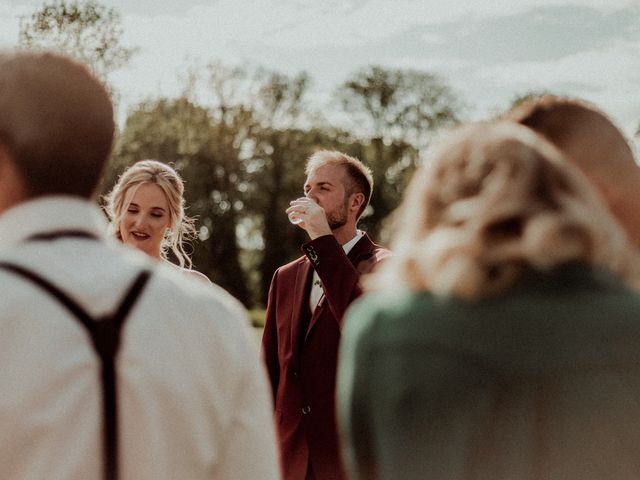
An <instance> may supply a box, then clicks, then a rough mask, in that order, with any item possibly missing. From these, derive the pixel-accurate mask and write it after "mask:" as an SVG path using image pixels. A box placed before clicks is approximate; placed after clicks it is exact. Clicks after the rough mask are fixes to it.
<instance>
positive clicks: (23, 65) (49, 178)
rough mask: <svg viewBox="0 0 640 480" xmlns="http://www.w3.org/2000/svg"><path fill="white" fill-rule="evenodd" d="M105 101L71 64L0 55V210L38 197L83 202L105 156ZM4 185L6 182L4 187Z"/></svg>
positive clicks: (109, 112) (109, 135)
mask: <svg viewBox="0 0 640 480" xmlns="http://www.w3.org/2000/svg"><path fill="white" fill-rule="evenodd" d="M114 128H115V124H114V118H113V108H112V105H111V100H110V98H109V95H108V93H107V90H106V89H105V87H104V86H103V85H102V84H101V83H100V82H99V81H98V80H97V79H96V78H95V77H94V76H93V74H91V73H90V72H89V70H88V69H87V68H86V67H85V66H84V65H81V64H79V63H76V62H74V61H73V60H70V59H69V58H66V57H64V56H61V55H57V54H53V53H28V52H17V53H15V52H14V53H12V52H5V53H0V170H1V171H0V173H10V175H6V174H3V175H0V187H1V188H2V190H4V192H5V194H4V195H3V197H4V199H3V200H2V202H1V203H2V204H1V205H0V210H4V209H6V208H7V207H9V206H10V205H11V204H15V203H16V202H19V201H21V200H25V199H29V198H33V197H39V196H43V195H72V196H79V197H83V198H90V197H91V196H92V195H93V194H94V192H95V190H96V187H97V185H98V182H99V180H100V178H101V174H102V171H103V168H104V166H105V164H106V161H107V158H108V156H109V154H110V152H111V146H112V141H113V134H114ZM9 179H10V181H9Z"/></svg>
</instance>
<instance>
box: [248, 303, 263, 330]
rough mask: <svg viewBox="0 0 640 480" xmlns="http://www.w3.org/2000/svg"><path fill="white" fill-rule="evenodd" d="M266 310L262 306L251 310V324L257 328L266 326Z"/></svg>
mask: <svg viewBox="0 0 640 480" xmlns="http://www.w3.org/2000/svg"><path fill="white" fill-rule="evenodd" d="M265 312H266V310H264V309H262V308H254V309H252V310H249V318H250V319H251V325H253V326H254V327H256V328H263V327H264V315H265Z"/></svg>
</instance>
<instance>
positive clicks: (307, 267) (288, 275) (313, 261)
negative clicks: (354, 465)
mask: <svg viewBox="0 0 640 480" xmlns="http://www.w3.org/2000/svg"><path fill="white" fill-rule="evenodd" d="M302 251H303V252H304V254H305V256H303V257H300V258H298V259H297V260H294V261H293V262H291V263H288V264H287V265H284V266H282V267H280V268H278V270H276V272H275V274H274V275H273V279H272V281H271V287H270V290H269V300H268V303H267V313H266V319H265V328H264V333H263V337H262V353H263V356H264V359H265V362H266V365H267V370H268V372H269V377H270V381H271V387H272V389H273V395H274V404H275V423H276V428H277V434H278V440H279V444H280V445H279V446H280V461H281V465H282V471H283V475H284V480H304V479H305V475H306V472H307V463H308V462H310V463H311V465H312V468H313V472H314V476H315V478H316V480H341V479H344V478H345V474H344V469H343V466H342V462H341V459H340V453H339V445H338V433H337V427H336V409H335V389H336V367H337V359H338V346H339V342H340V335H341V330H342V318H343V315H344V312H345V310H346V309H347V307H348V306H349V304H350V303H351V302H352V301H353V300H354V299H355V298H357V297H358V296H359V295H360V294H361V293H362V289H361V287H360V285H359V282H358V281H359V278H360V275H361V274H363V273H368V272H370V271H371V270H372V269H373V267H374V266H375V265H376V263H377V262H378V261H380V260H381V259H383V258H384V257H385V256H387V255H388V254H389V251H388V250H385V249H383V248H381V247H379V246H377V245H375V244H374V243H373V242H372V241H371V240H370V239H369V237H368V236H367V235H366V234H365V235H364V236H363V237H362V238H361V239H360V240H359V241H358V242H357V243H356V244H355V245H354V246H353V248H352V249H351V251H350V252H349V255H348V256H347V255H345V253H344V250H343V249H342V246H341V245H340V244H339V243H338V242H337V240H336V239H335V237H334V236H333V235H325V236H322V237H319V238H316V239H315V240H312V241H310V242H308V243H306V244H304V245H303V246H302ZM314 269H315V270H316V271H317V272H318V276H319V277H320V281H321V282H322V285H323V290H324V295H323V297H322V298H321V300H320V302H319V303H318V306H317V307H316V309H315V311H314V313H313V315H311V310H310V308H309V293H310V290H311V279H312V274H313V270H314ZM305 325H306V326H307V328H306V329H305V331H303V329H304V326H305Z"/></svg>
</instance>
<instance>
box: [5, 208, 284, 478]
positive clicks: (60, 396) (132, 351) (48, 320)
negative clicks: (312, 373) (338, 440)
mask: <svg viewBox="0 0 640 480" xmlns="http://www.w3.org/2000/svg"><path fill="white" fill-rule="evenodd" d="M60 229H81V230H85V231H88V232H91V233H93V234H95V235H97V236H99V237H101V239H100V241H94V240H90V239H84V238H63V239H58V240H54V241H30V242H27V241H25V239H26V238H27V237H29V236H31V235H32V234H35V233H43V232H50V231H55V230H60ZM105 231H106V224H105V220H104V217H103V215H102V213H101V212H100V210H99V209H98V208H97V207H96V206H93V205H91V204H90V203H88V202H85V201H82V200H79V199H74V198H71V197H48V198H43V199H38V200H34V201H30V202H27V203H24V204H21V205H19V206H17V207H15V208H12V209H10V210H9V211H7V212H5V213H4V214H3V215H1V216H0V260H4V261H7V260H8V261H11V262H14V263H19V264H20V265H23V266H25V267H27V268H29V269H31V270H34V271H36V272H38V273H39V274H41V275H42V276H44V277H46V278H47V279H49V280H50V281H51V282H52V283H54V284H55V285H57V286H58V287H59V288H61V289H62V290H64V291H65V292H68V293H69V294H70V296H72V297H73V298H74V299H75V300H76V301H77V302H78V303H79V304H80V305H82V306H83V307H84V308H85V309H86V310H87V311H88V312H89V313H91V314H92V315H94V316H99V315H102V314H106V313H110V312H111V311H112V310H113V309H114V308H115V307H116V306H117V305H118V304H119V303H120V301H121V300H122V297H123V295H124V294H125V292H126V291H127V290H128V288H129V286H130V285H131V282H132V281H133V280H134V279H135V277H136V276H137V274H138V273H139V272H140V270H141V269H143V268H149V269H152V271H153V273H152V276H151V279H150V281H149V283H148V284H147V286H146V288H145V289H144V290H143V292H142V295H141V296H140V297H139V299H138V301H137V302H136V304H135V306H134V307H133V309H132V311H131V313H130V315H129V317H128V319H127V321H126V323H125V326H124V330H123V336H122V343H121V349H120V353H119V356H118V360H117V368H118V389H119V390H118V408H119V415H120V435H119V439H120V468H121V478H122V479H123V480H127V479H131V480H133V479H135V480H147V479H148V480H152V479H153V480H163V479H167V480H169V479H171V480H176V479H180V480H182V479H184V480H199V479H219V480H227V479H228V480H232V479H233V480H241V479H251V480H253V479H255V480H263V479H277V478H279V472H278V466H277V457H276V448H275V445H276V441H275V434H274V431H273V425H272V407H271V397H270V395H269V391H268V389H267V383H266V378H265V373H264V370H263V368H262V366H261V362H260V361H259V357H258V352H257V348H256V346H255V342H254V341H253V339H252V337H251V332H250V327H249V322H248V319H247V316H246V312H245V311H244V309H242V308H241V306H240V305H239V303H238V302H237V301H235V299H233V298H232V297H231V296H229V295H228V294H227V293H226V292H224V291H223V290H222V289H220V288H219V287H216V286H214V285H206V284H205V283H204V282H200V281H198V280H195V279H190V278H185V276H184V275H182V274H180V272H177V271H175V269H173V268H171V267H169V266H164V265H162V262H153V261H151V260H150V259H149V258H148V257H146V256H145V255H143V254H141V253H139V252H137V251H134V250H133V249H129V248H126V247H124V246H122V245H119V244H117V242H115V241H111V240H110V239H108V238H105V234H104V232H105ZM0 289H1V291H2V294H1V296H0V365H1V367H0V425H1V426H2V428H0V477H1V478H3V479H20V480H30V479H43V478H46V479H48V480H57V479H60V480H62V479H65V480H69V479H99V478H100V475H101V469H102V449H101V434H100V431H101V430H100V429H101V425H102V413H101V396H100V395H101V390H100V388H101V384H100V377H99V362H98V360H97V358H96V356H95V354H94V351H93V349H92V347H91V345H90V341H89V339H88V336H87V334H86V333H85V330H84V329H83V327H82V326H81V325H80V324H79V323H78V322H77V321H76V320H75V319H74V318H73V317H72V316H71V315H70V314H69V313H68V312H67V310H66V309H65V308H64V307H62V306H61V304H59V303H58V301H57V300H55V299H53V297H51V296H50V295H49V294H48V293H47V292H45V291H44V290H42V289H40V288H39V287H36V286H34V285H33V284H31V283H29V282H28V281H26V280H24V279H22V278H21V277H18V276H16V275H14V274H12V273H9V272H7V271H5V270H0Z"/></svg>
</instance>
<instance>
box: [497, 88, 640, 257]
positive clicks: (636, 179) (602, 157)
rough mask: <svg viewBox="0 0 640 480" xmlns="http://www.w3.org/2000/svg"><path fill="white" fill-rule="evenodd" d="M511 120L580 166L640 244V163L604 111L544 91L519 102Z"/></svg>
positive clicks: (581, 101) (639, 245)
mask: <svg viewBox="0 0 640 480" xmlns="http://www.w3.org/2000/svg"><path fill="white" fill-rule="evenodd" d="M507 119H509V120H513V121H515V122H518V123H521V124H522V125H525V126H527V127H529V128H531V129H532V130H534V131H536V132H538V133H540V134H541V135H542V136H544V137H545V138H546V139H547V140H549V141H550V142H551V143H553V144H554V145H555V146H556V147H557V148H558V149H559V150H560V151H561V152H562V154H563V155H564V156H565V158H566V159H567V160H569V161H570V162H571V163H573V164H574V165H575V166H577V167H578V168H579V169H580V170H581V171H582V173H584V174H585V175H586V177H587V178H588V179H589V181H590V182H591V183H592V184H593V185H594V186H595V187H596V189H597V190H598V192H599V193H600V195H602V197H603V198H604V200H605V202H606V204H607V206H608V207H609V209H610V210H611V212H612V213H613V214H614V215H615V217H616V218H617V219H618V221H619V222H620V223H621V225H622V226H623V228H624V229H625V230H626V232H627V234H628V235H629V238H630V240H631V241H632V242H633V243H634V244H635V246H636V248H638V247H640V168H638V165H637V164H636V161H635V159H634V155H633V152H632V150H631V147H630V145H629V142H628V141H627V139H626V137H625V136H624V134H623V133H622V132H621V131H620V130H619V129H618V128H617V127H616V126H615V124H614V123H613V121H612V120H611V119H609V117H607V115H606V114H605V113H604V112H602V111H601V110H599V109H598V108H597V107H596V106H594V105H592V104H590V103H588V102H586V101H584V100H580V99H572V98H564V97H557V96H554V95H545V96H543V97H541V98H538V99H535V100H531V101H529V102H526V103H523V104H522V105H520V106H518V107H516V108H515V109H514V110H512V111H511V112H509V113H508V114H507Z"/></svg>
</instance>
